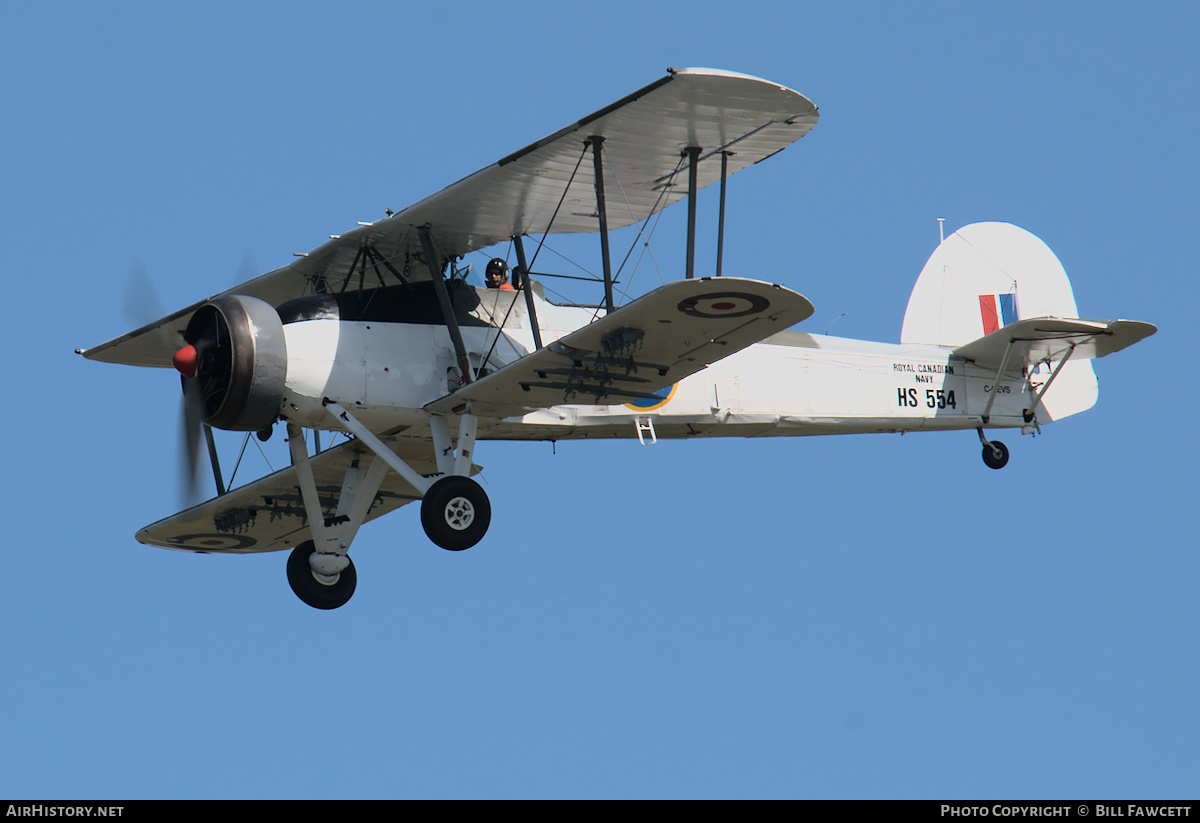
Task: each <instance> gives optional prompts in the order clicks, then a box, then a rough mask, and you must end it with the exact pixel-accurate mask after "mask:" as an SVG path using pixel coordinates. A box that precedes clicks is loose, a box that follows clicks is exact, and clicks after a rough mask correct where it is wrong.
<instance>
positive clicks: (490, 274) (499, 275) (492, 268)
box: [484, 257, 516, 291]
mask: <svg viewBox="0 0 1200 823" xmlns="http://www.w3.org/2000/svg"><path fill="white" fill-rule="evenodd" d="M484 279H485V280H486V281H487V287H488V288H489V289H500V291H516V289H514V288H513V287H512V284H510V283H509V282H508V264H507V263H505V262H504V258H503V257H493V258H492V259H491V260H489V261H488V264H487V270H486V272H485V274H484Z"/></svg>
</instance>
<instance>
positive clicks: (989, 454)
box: [983, 440, 1008, 469]
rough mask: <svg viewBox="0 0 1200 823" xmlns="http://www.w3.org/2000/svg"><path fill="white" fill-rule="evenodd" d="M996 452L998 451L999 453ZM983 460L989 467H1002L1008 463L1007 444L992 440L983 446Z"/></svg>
mask: <svg viewBox="0 0 1200 823" xmlns="http://www.w3.org/2000/svg"><path fill="white" fill-rule="evenodd" d="M996 452H1000V454H999V455H997V454H996ZM983 462H984V463H986V464H987V467H988V468H989V469H1002V468H1004V467H1005V466H1007V465H1008V446H1006V445H1004V444H1003V443H1001V442H1000V441H999V440H993V441H991V443H990V444H988V445H985V446H984V447H983Z"/></svg>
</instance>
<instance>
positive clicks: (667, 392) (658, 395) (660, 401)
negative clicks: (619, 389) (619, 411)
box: [625, 383, 679, 411]
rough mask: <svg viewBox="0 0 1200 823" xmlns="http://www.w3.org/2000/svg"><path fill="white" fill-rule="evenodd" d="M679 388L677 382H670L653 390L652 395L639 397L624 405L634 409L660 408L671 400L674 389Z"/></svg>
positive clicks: (652, 409) (651, 409)
mask: <svg viewBox="0 0 1200 823" xmlns="http://www.w3.org/2000/svg"><path fill="white" fill-rule="evenodd" d="M678 388H679V384H678V383H672V384H671V385H669V386H663V387H662V388H661V389H659V390H658V391H656V392H654V393H653V394H654V396H653V397H639V398H638V399H637V400H634V401H633V402H632V403H626V404H625V407H626V408H629V409H633V410H634V411H654V410H655V409H661V408H662V407H663V406H665V405H667V404H668V403H670V402H671V398H672V397H674V396H675V390H676V389H678Z"/></svg>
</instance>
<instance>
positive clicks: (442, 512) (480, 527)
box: [421, 475, 492, 552]
mask: <svg viewBox="0 0 1200 823" xmlns="http://www.w3.org/2000/svg"><path fill="white" fill-rule="evenodd" d="M491 522H492V504H491V502H489V501H488V496H487V493H486V492H484V490H483V489H482V487H480V485H479V484H478V483H476V482H475V481H474V480H472V479H471V478H469V477H458V476H456V475H452V476H450V477H443V478H442V479H441V480H439V481H437V482H436V483H434V484H433V485H432V486H431V487H430V489H429V491H428V492H426V494H425V498H424V499H423V500H422V501H421V525H422V526H424V527H425V534H427V535H429V539H430V540H432V541H433V542H434V543H436V544H437V545H438V546H441V547H442V548H443V549H446V550H448V551H452V552H460V551H462V550H463V549H469V548H471V547H472V546H474V545H475V544H476V543H478V542H479V541H480V540H482V539H483V536H484V535H485V534H487V530H488V525H489V524H490V523H491Z"/></svg>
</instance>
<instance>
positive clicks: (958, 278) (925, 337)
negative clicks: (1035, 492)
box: [900, 223, 1099, 420]
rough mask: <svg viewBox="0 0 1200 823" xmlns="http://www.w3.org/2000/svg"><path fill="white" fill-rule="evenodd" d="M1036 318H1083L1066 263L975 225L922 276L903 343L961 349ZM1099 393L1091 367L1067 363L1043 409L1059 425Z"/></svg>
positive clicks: (951, 241)
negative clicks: (928, 344)
mask: <svg viewBox="0 0 1200 823" xmlns="http://www.w3.org/2000/svg"><path fill="white" fill-rule="evenodd" d="M1033 317H1061V318H1072V319H1073V318H1077V317H1079V310H1078V308H1076V306H1075V294H1074V292H1073V291H1072V290H1071V281H1070V279H1069V278H1068V277H1067V273H1066V271H1065V270H1064V269H1063V266H1062V263H1060V262H1059V260H1058V258H1057V257H1055V255H1054V252H1052V251H1050V248H1049V247H1048V246H1047V245H1046V244H1045V243H1043V242H1042V241H1041V240H1040V239H1039V238H1037V237H1036V236H1034V235H1032V234H1030V233H1029V232H1027V231H1025V230H1024V229H1022V228H1018V227H1017V226H1014V225H1012V224H1011V223H973V224H971V225H969V226H963V227H962V228H961V229H959V230H958V231H956V232H955V233H954V234H952V235H951V236H950V237H947V238H946V241H945V242H944V243H942V245H941V246H939V247H938V249H937V251H935V252H934V253H933V256H932V257H930V258H929V262H928V263H926V264H925V268H924V269H922V270H921V276H920V277H918V278H917V284H916V286H915V287H913V292H912V296H911V297H909V299H908V310H907V311H906V312H905V314H904V326H903V328H902V329H901V332H900V341H901V342H902V343H930V344H934V345H939V346H954V347H958V346H961V345H963V344H965V343H969V342H971V341H973V340H976V339H977V338H980V337H983V336H985V335H988V334H991V333H992V332H994V331H997V330H999V329H1001V328H1003V327H1004V326H1007V325H1008V324H1010V323H1014V322H1016V321H1017V320H1021V319H1029V318H1033ZM1053 365H1054V364H1051V367H1053ZM1041 368H1042V369H1043V370H1044V369H1045V368H1046V367H1045V366H1042V367H1041ZM1098 394H1099V386H1098V384H1097V382H1096V373H1095V372H1094V371H1093V370H1092V364H1091V361H1090V360H1070V361H1068V362H1067V364H1066V366H1065V367H1064V368H1063V370H1062V372H1061V373H1060V374H1059V376H1058V377H1057V378H1056V380H1055V382H1054V385H1053V386H1051V387H1050V389H1049V391H1047V392H1046V396H1045V397H1044V398H1043V401H1042V405H1043V408H1044V409H1045V411H1046V412H1047V413H1048V416H1049V417H1050V419H1052V420H1057V419H1059V418H1062V417H1066V416H1067V415H1071V414H1076V413H1078V412H1081V411H1086V410H1087V409H1090V408H1091V407H1092V406H1093V405H1094V404H1095V402H1096V398H1097V396H1098Z"/></svg>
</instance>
